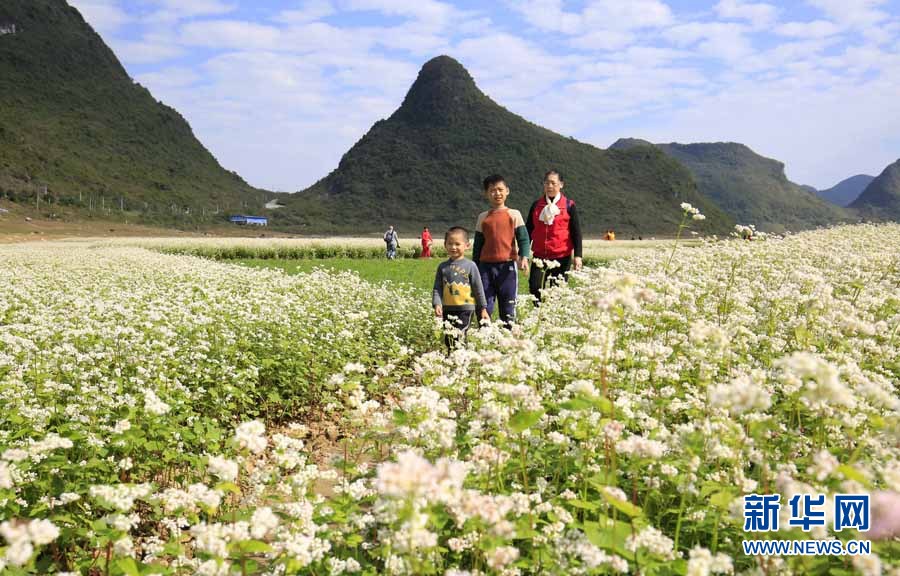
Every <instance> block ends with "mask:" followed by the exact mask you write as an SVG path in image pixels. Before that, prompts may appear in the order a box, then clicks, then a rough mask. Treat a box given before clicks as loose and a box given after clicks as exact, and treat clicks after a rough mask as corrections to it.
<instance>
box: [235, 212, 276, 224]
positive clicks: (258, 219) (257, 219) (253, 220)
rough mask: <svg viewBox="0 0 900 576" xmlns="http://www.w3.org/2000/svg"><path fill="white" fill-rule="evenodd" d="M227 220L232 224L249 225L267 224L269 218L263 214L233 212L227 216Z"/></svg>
mask: <svg viewBox="0 0 900 576" xmlns="http://www.w3.org/2000/svg"><path fill="white" fill-rule="evenodd" d="M228 221H229V222H231V223H232V224H241V225H250V226H268V225H269V219H268V218H266V217H265V216H245V215H243V214H235V215H234V216H229V217H228Z"/></svg>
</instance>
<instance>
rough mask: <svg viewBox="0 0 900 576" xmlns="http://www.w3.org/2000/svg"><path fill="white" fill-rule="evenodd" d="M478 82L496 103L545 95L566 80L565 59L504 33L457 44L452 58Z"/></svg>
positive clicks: (469, 39) (466, 40) (470, 39)
mask: <svg viewBox="0 0 900 576" xmlns="http://www.w3.org/2000/svg"><path fill="white" fill-rule="evenodd" d="M452 55H455V56H458V57H459V59H460V60H462V61H463V63H464V64H465V65H466V66H467V67H468V69H469V71H470V72H471V73H472V75H473V76H475V77H476V78H480V79H481V83H483V89H484V90H485V91H486V92H488V93H489V94H490V95H491V96H492V97H493V98H494V99H495V100H499V101H500V102H501V103H502V102H504V101H512V100H522V99H527V98H530V97H533V96H535V95H537V94H540V93H542V92H545V91H547V90H548V89H550V87H551V85H552V84H554V83H555V82H557V81H558V80H560V79H562V78H565V77H566V76H567V74H568V71H567V70H566V68H567V67H568V66H567V59H565V58H558V57H555V56H552V55H550V54H548V53H547V52H545V51H543V50H542V49H541V48H539V47H538V46H535V45H534V44H531V43H529V42H526V41H525V40H523V39H521V38H519V37H517V36H513V35H510V34H505V33H498V34H492V35H489V36H482V37H479V38H468V39H465V40H463V41H462V42H460V43H459V44H458V45H457V46H456V47H455V48H454V49H453V54H452Z"/></svg>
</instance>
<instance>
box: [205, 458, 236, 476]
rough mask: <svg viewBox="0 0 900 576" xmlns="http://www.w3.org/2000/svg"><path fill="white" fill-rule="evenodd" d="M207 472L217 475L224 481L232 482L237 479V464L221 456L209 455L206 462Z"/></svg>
mask: <svg viewBox="0 0 900 576" xmlns="http://www.w3.org/2000/svg"><path fill="white" fill-rule="evenodd" d="M207 466H208V467H209V473H210V474H212V475H213V476H216V477H218V478H219V479H220V480H224V481H225V482H234V481H235V480H237V477H238V472H239V466H238V463H237V462H236V461H234V460H229V459H228V458H224V457H222V456H210V457H209V462H208V464H207Z"/></svg>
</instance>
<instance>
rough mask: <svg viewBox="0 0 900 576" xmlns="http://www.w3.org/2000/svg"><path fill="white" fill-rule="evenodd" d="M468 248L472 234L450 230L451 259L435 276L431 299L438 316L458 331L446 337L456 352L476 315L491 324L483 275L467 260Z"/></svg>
mask: <svg viewBox="0 0 900 576" xmlns="http://www.w3.org/2000/svg"><path fill="white" fill-rule="evenodd" d="M468 247H469V232H468V230H466V229H465V228H462V227H461V226H454V227H452V228H450V229H449V230H447V233H446V234H444V249H445V250H447V255H448V256H449V257H450V258H449V259H448V260H446V261H444V262H441V263H440V265H438V269H437V272H436V273H435V275H434V290H433V291H432V296H431V304H432V306H434V315H435V316H436V317H438V318H443V319H445V320H446V321H448V322H450V324H451V325H452V326H453V327H454V328H455V331H454V333H449V332H448V333H447V335H446V336H445V337H444V341H445V342H446V344H447V348H454V347H455V346H456V345H458V344H459V342H460V341H461V340H462V339H463V338H464V337H465V333H466V330H468V329H469V325H470V324H471V323H472V316H473V315H474V314H476V312H477V313H478V315H479V317H480V318H481V320H482V321H484V322H490V316H489V315H488V311H487V300H486V299H485V297H484V286H483V285H482V284H481V274H480V273H479V272H478V267H477V266H476V265H475V263H474V262H472V261H471V260H468V259H467V258H466V249H467V248H468Z"/></svg>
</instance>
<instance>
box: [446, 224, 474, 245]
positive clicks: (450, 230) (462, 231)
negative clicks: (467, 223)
mask: <svg viewBox="0 0 900 576" xmlns="http://www.w3.org/2000/svg"><path fill="white" fill-rule="evenodd" d="M451 234H462V235H463V238H465V239H466V242H468V241H469V231H468V230H466V229H465V228H463V227H462V226H451V227H450V228H448V229H447V231H446V232H445V233H444V242H446V241H447V240H448V239H449V238H450V235H451Z"/></svg>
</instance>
